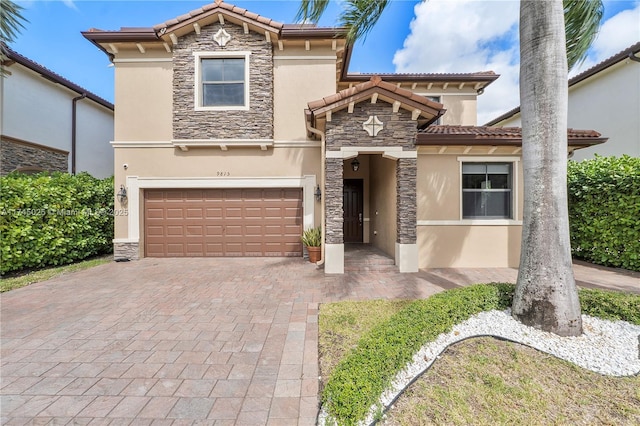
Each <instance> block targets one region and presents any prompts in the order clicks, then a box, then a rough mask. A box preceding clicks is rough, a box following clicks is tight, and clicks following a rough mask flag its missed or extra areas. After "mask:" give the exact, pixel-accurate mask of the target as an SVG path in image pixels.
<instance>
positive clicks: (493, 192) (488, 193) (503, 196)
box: [462, 162, 513, 219]
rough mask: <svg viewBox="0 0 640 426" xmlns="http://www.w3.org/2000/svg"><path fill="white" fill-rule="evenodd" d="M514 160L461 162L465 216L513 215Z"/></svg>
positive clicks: (503, 216) (493, 216)
mask: <svg viewBox="0 0 640 426" xmlns="http://www.w3.org/2000/svg"><path fill="white" fill-rule="evenodd" d="M512 189H513V164H512V163H476V162H473V163H465V162H463V163H462V218H463V219H512V218H513V213H512V206H513V201H512Z"/></svg>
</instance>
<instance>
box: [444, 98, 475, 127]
mask: <svg viewBox="0 0 640 426" xmlns="http://www.w3.org/2000/svg"><path fill="white" fill-rule="evenodd" d="M440 102H442V104H443V105H444V107H445V109H446V110H447V112H446V113H445V114H444V115H443V116H442V119H441V124H443V125H461V126H475V125H477V124H478V123H477V121H478V119H477V118H478V112H477V109H478V108H477V106H478V102H477V100H476V95H475V94H474V95H447V94H443V95H441V97H440Z"/></svg>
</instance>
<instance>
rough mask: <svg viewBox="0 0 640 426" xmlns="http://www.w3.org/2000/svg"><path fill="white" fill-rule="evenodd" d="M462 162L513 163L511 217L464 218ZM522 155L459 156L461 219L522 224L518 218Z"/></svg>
mask: <svg viewBox="0 0 640 426" xmlns="http://www.w3.org/2000/svg"><path fill="white" fill-rule="evenodd" d="M462 163H511V216H512V217H511V218H509V219H506V218H495V219H478V218H475V219H464V218H463V209H462V192H463V191H462ZM519 163H520V157H499V156H493V157H489V156H487V157H458V176H459V177H460V181H459V185H458V190H459V191H460V195H459V196H460V211H459V220H460V222H463V223H468V224H473V225H497V224H504V225H513V224H520V223H521V221H520V220H518V184H519V183H518V170H519Z"/></svg>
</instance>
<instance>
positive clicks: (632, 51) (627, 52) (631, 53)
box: [486, 42, 640, 126]
mask: <svg viewBox="0 0 640 426" xmlns="http://www.w3.org/2000/svg"><path fill="white" fill-rule="evenodd" d="M638 52H640V42H638V43H636V44H634V45H632V46H631V47H628V48H626V49H624V50H622V51H620V52H618V53H616V54H615V55H613V56H611V57H610V58H607V59H605V60H604V61H602V62H600V63H599V64H597V65H594V66H593V67H591V68H589V69H587V70H585V71H583V72H581V73H580V74H578V75H576V76H575V77H572V78H570V79H569V87H571V86H573V85H576V84H578V83H580V82H581V81H584V80H586V79H588V78H589V77H593V76H594V75H596V74H598V73H599V72H602V71H604V70H606V69H607V68H609V67H611V66H613V65H615V64H617V63H618V62H621V61H624V60H625V59H627V58H630V57H634V58H636V59H635V61H638V59H639V58H638V57H637V56H635V55H636V54H637V53H638ZM632 60H633V59H632ZM519 112H520V107H519V106H518V107H516V108H514V109H512V110H510V111H507V112H505V113H504V114H502V115H501V116H499V117H496V118H494V119H493V120H491V121H489V122H488V123H487V124H486V126H493V125H495V124H498V123H500V122H501V121H504V120H506V119H508V118H511V117H513V116H514V115H516V114H518V113H519Z"/></svg>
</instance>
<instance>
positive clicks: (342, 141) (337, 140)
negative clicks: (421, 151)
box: [326, 100, 418, 151]
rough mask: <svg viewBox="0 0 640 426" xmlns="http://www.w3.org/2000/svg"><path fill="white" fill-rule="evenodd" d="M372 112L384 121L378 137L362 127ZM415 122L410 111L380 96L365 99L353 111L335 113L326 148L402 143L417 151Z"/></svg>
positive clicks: (401, 144)
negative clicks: (379, 97)
mask: <svg viewBox="0 0 640 426" xmlns="http://www.w3.org/2000/svg"><path fill="white" fill-rule="evenodd" d="M370 115H375V116H377V117H378V120H380V121H382V123H383V124H384V128H383V129H382V130H381V131H380V133H378V136H375V137H372V136H369V134H368V133H367V132H366V131H365V130H364V129H363V128H362V123H364V122H365V121H367V120H368V119H369V116H370ZM416 126H417V123H416V121H415V120H412V119H411V113H410V112H409V111H406V110H404V109H400V110H399V111H398V112H396V113H394V112H393V109H392V105H391V104H388V103H386V102H384V101H381V100H378V102H377V103H375V104H372V103H371V101H370V100H366V101H363V102H360V103H358V104H356V105H355V106H354V108H353V113H351V114H349V112H348V111H347V110H346V109H344V110H342V111H339V112H336V113H335V114H333V115H332V118H331V121H330V122H329V123H327V128H326V141H327V150H331V149H335V148H338V149H339V148H340V147H343V146H402V147H403V148H404V150H405V151H415V149H416V146H415V141H416V134H417V132H418V131H417V127H416Z"/></svg>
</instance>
